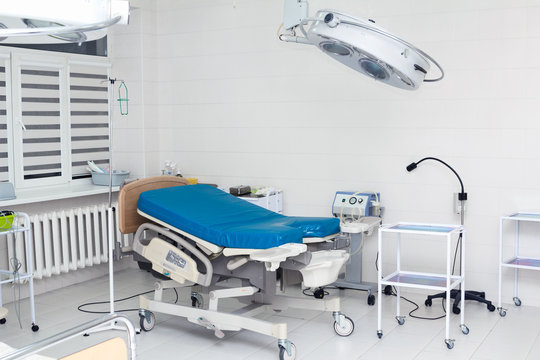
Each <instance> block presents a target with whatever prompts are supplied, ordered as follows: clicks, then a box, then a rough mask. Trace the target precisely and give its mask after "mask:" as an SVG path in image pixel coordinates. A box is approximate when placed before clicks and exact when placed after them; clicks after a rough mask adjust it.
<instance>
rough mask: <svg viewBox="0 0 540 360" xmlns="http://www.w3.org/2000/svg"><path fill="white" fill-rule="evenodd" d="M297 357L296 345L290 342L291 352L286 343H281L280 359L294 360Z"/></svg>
mask: <svg viewBox="0 0 540 360" xmlns="http://www.w3.org/2000/svg"><path fill="white" fill-rule="evenodd" d="M294 359H296V346H295V345H294V344H293V343H292V342H289V352H287V349H286V347H285V346H284V345H281V344H280V345H279V360H294Z"/></svg>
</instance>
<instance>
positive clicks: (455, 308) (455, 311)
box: [452, 304, 461, 315]
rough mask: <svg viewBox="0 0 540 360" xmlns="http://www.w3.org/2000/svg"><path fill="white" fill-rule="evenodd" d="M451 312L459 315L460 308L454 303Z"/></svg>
mask: <svg viewBox="0 0 540 360" xmlns="http://www.w3.org/2000/svg"><path fill="white" fill-rule="evenodd" d="M452 312H453V313H454V314H456V315H459V314H460V313H461V309H460V308H459V306H457V305H456V304H454V305H452Z"/></svg>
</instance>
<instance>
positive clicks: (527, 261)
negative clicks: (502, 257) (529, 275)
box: [501, 256, 540, 270]
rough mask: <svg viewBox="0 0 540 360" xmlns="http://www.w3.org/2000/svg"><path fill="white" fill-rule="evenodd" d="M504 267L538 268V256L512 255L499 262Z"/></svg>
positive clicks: (539, 266) (539, 262) (539, 265)
mask: <svg viewBox="0 0 540 360" xmlns="http://www.w3.org/2000/svg"><path fill="white" fill-rule="evenodd" d="M501 266H504V267H510V268H519V269H531V270H538V269H540V259H539V258H530V257H522V256H518V257H513V258H512V259H510V260H507V261H505V262H504V263H502V264H501Z"/></svg>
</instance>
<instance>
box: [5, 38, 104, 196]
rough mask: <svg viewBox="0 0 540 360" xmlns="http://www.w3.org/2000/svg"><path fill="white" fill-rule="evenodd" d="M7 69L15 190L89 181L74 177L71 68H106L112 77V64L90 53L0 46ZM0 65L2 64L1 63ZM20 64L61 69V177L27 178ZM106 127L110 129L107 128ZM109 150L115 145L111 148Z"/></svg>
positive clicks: (11, 173) (10, 167)
mask: <svg viewBox="0 0 540 360" xmlns="http://www.w3.org/2000/svg"><path fill="white" fill-rule="evenodd" d="M2 62H3V63H4V64H5V68H6V73H5V77H6V119H7V139H8V140H7V148H8V179H9V181H10V182H11V183H13V184H14V186H15V189H16V190H26V189H39V188H40V187H47V186H51V185H52V186H54V185H57V186H62V185H69V184H88V183H90V179H89V178H79V179H73V178H72V175H73V174H72V172H73V171H72V170H73V166H72V141H71V136H72V129H71V122H72V115H71V91H70V84H71V81H70V71H71V68H72V66H81V65H82V66H89V67H98V68H103V69H106V71H104V73H106V75H107V78H110V72H111V67H112V65H111V63H110V61H109V59H108V58H107V57H97V56H91V55H80V54H69V53H57V52H50V51H38V50H31V49H21V48H15V47H8V46H5V47H4V46H2V47H0V63H2ZM0 66H1V64H0ZM21 66H23V67H22V68H24V66H37V67H42V68H43V67H51V69H55V71H59V88H60V89H59V97H60V104H59V109H60V136H61V147H60V148H61V172H62V174H61V176H60V177H51V178H39V179H26V180H25V179H24V162H23V142H22V139H23V138H22V136H23V130H22V127H21V126H20V124H19V123H18V119H19V118H18V116H21V110H22V96H21V95H22V93H21V71H20V70H21ZM106 98H107V113H108V114H107V124H108V127H110V126H111V109H112V104H111V90H110V88H109V86H108V84H107V95H106ZM108 127H107V128H108ZM109 151H112V148H111V147H109Z"/></svg>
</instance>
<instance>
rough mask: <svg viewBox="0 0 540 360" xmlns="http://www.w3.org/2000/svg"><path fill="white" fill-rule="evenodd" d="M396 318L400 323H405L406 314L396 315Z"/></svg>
mask: <svg viewBox="0 0 540 360" xmlns="http://www.w3.org/2000/svg"><path fill="white" fill-rule="evenodd" d="M396 320H397V323H398V324H399V325H403V324H405V316H396Z"/></svg>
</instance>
